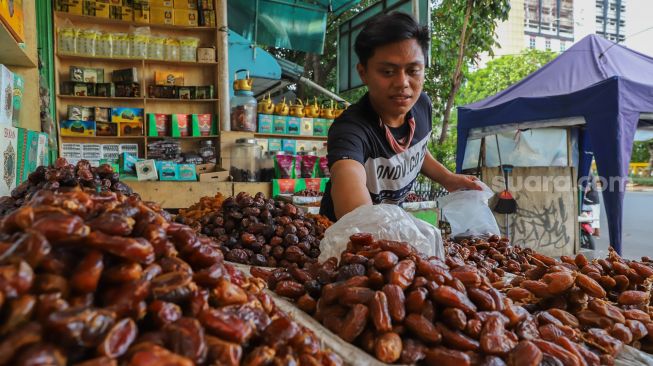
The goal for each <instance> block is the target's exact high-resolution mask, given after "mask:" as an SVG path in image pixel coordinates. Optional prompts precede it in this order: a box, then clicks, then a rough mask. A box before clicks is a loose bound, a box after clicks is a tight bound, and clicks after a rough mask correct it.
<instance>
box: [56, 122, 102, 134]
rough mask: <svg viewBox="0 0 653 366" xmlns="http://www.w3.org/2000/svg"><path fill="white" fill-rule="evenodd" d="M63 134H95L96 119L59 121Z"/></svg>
mask: <svg viewBox="0 0 653 366" xmlns="http://www.w3.org/2000/svg"><path fill="white" fill-rule="evenodd" d="M59 127H60V133H61V136H95V121H70V120H64V121H61V122H59Z"/></svg>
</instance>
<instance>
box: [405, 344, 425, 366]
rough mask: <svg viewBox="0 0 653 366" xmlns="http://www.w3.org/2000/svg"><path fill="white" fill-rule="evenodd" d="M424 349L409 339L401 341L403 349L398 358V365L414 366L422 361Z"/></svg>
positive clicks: (421, 345)
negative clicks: (407, 365) (408, 365)
mask: <svg viewBox="0 0 653 366" xmlns="http://www.w3.org/2000/svg"><path fill="white" fill-rule="evenodd" d="M425 351H426V347H425V346H424V345H423V344H422V343H420V342H419V341H416V340H414V339H411V338H407V339H405V340H403V349H402V351H401V357H400V358H399V363H401V364H410V365H412V364H415V363H417V362H419V361H421V360H423V359H424V357H425V354H424V352H425Z"/></svg>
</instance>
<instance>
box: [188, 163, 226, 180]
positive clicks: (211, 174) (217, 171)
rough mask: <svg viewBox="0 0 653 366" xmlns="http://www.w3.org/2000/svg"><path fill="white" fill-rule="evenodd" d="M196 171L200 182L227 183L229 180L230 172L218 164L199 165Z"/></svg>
mask: <svg viewBox="0 0 653 366" xmlns="http://www.w3.org/2000/svg"><path fill="white" fill-rule="evenodd" d="M195 171H196V172H197V175H198V176H199V181H200V182H226V181H227V180H229V171H227V170H224V169H222V168H220V167H219V166H217V165H216V164H198V165H196V166H195Z"/></svg>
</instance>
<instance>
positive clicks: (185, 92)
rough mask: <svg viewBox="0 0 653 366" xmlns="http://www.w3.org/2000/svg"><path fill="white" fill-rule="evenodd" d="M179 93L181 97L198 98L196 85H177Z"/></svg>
mask: <svg viewBox="0 0 653 366" xmlns="http://www.w3.org/2000/svg"><path fill="white" fill-rule="evenodd" d="M177 88H178V91H177V94H178V95H179V99H188V100H190V99H196V98H195V97H196V93H197V87H195V86H179V87H177Z"/></svg>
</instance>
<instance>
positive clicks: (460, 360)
mask: <svg viewBox="0 0 653 366" xmlns="http://www.w3.org/2000/svg"><path fill="white" fill-rule="evenodd" d="M424 356H425V357H424V360H425V362H426V363H427V364H428V365H438V366H471V364H472V361H471V359H470V357H469V356H468V355H467V354H466V353H464V352H461V351H456V350H453V349H447V348H444V347H435V348H431V349H427V350H426V351H425V352H424Z"/></svg>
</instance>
